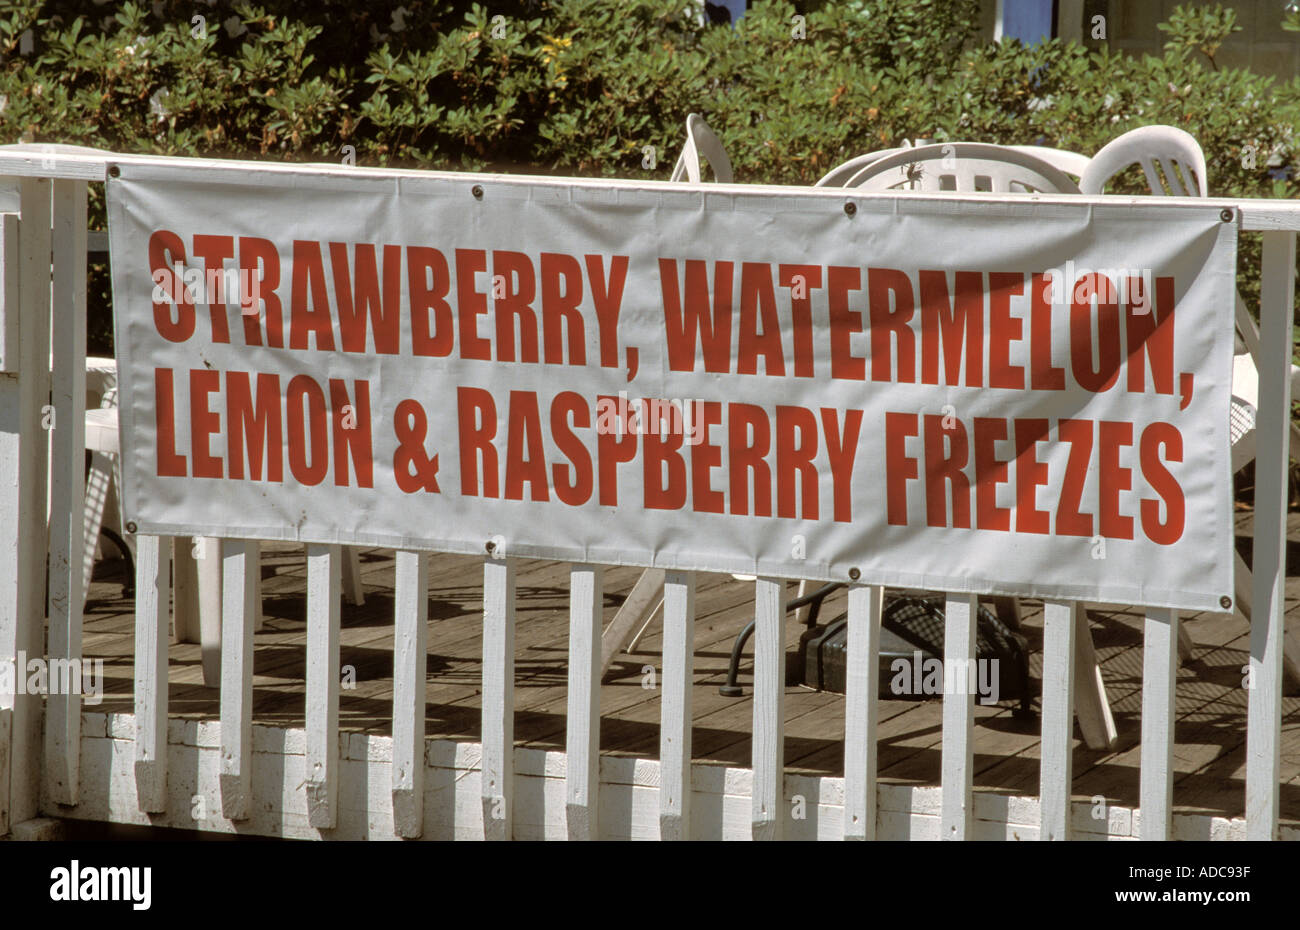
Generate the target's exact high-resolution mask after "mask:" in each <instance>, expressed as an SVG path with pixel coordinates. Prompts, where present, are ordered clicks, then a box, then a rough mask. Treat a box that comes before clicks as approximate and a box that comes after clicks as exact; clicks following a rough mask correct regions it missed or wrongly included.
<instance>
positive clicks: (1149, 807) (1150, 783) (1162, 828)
mask: <svg viewBox="0 0 1300 930" xmlns="http://www.w3.org/2000/svg"><path fill="white" fill-rule="evenodd" d="M1177 681H1178V612H1177V611H1176V610H1157V609H1153V608H1148V609H1147V612H1146V620H1145V622H1144V625H1143V636H1142V772H1141V775H1140V782H1139V790H1138V796H1139V800H1140V802H1141V803H1140V810H1141V811H1142V839H1144V840H1167V839H1169V837H1170V831H1171V830H1172V827H1173V797H1174V721H1175V719H1176V718H1175V716H1174V693H1175V692H1174V689H1175V686H1176V684H1177Z"/></svg>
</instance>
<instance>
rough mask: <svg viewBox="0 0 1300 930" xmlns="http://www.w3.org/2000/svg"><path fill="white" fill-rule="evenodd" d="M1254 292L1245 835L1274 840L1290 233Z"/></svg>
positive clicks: (1267, 243)
mask: <svg viewBox="0 0 1300 930" xmlns="http://www.w3.org/2000/svg"><path fill="white" fill-rule="evenodd" d="M1263 239H1264V255H1263V260H1262V281H1261V290H1260V349H1259V352H1260V357H1259V412H1258V416H1257V418H1256V420H1255V429H1256V435H1257V443H1258V445H1257V454H1256V458H1255V544H1254V555H1253V575H1254V590H1253V591H1252V592H1251V593H1252V598H1251V601H1252V607H1253V608H1254V609H1253V611H1252V613H1251V621H1250V674H1251V676H1252V678H1253V681H1252V682H1251V685H1252V687H1251V688H1250V691H1249V692H1248V695H1247V701H1248V703H1247V709H1246V835H1247V837H1248V838H1249V839H1252V840H1271V839H1274V838H1276V836H1277V819H1278V813H1279V804H1280V800H1279V798H1280V794H1279V787H1278V783H1279V782H1280V781H1281V778H1280V775H1281V767H1282V758H1281V751H1282V750H1281V746H1282V684H1283V679H1282V662H1283V643H1284V641H1285V636H1286V631H1285V626H1284V623H1285V621H1284V619H1283V611H1284V610H1285V607H1286V546H1287V543H1286V535H1287V526H1286V523H1287V501H1288V498H1289V495H1290V493H1291V492H1290V465H1291V452H1290V448H1289V447H1290V442H1291V351H1292V349H1291V339H1292V333H1293V330H1294V325H1295V324H1294V313H1293V309H1292V308H1293V305H1294V300H1295V272H1294V269H1295V253H1296V244H1295V233H1293V232H1266V233H1264V235H1263Z"/></svg>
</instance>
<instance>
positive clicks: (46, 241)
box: [0, 178, 51, 834]
mask: <svg viewBox="0 0 1300 930" xmlns="http://www.w3.org/2000/svg"><path fill="white" fill-rule="evenodd" d="M19 197H20V201H21V211H22V218H21V220H19V221H17V222H16V223H15V221H14V220H13V218H12V217H8V218H6V220H5V222H4V232H5V250H4V254H5V272H6V275H5V287H4V300H5V305H4V307H3V309H2V310H0V312H2V313H3V315H4V317H5V320H6V322H5V324H4V327H5V333H6V334H5V346H4V352H5V357H4V362H3V368H4V370H5V371H6V372H8V373H9V374H5V375H0V527H3V528H5V530H6V531H0V661H13V662H14V663H15V669H14V671H15V674H17V673H18V669H17V665H16V663H17V661H18V659H19V657H20V656H21V655H24V654H25V655H26V656H28V657H32V658H43V657H44V656H45V573H46V561H45V557H46V551H47V546H46V535H45V534H46V509H45V502H46V487H47V484H46V479H47V467H48V459H47V449H48V443H47V438H48V434H47V433H46V431H45V428H44V427H45V425H46V424H45V423H43V422H42V421H43V420H44V419H45V414H44V411H43V409H42V408H43V407H44V406H45V405H46V404H47V403H48V402H49V394H50V365H49V357H50V238H51V236H50V182H49V181H46V180H43V179H40V178H23V179H22V180H21V181H20V182H19ZM15 239H16V248H15V247H14V241H15ZM11 259H12V260H13V261H14V262H15V264H16V269H15V270H16V275H14V274H13V273H12V272H11V270H10V266H9V262H10V260H11ZM15 277H16V282H17V286H16V287H15V286H14V281H15ZM15 332H16V333H17V343H16V344H10V341H9V340H10V338H11V337H12V336H13V334H14V333H15ZM15 372H16V373H17V377H16V378H15V377H14V375H13V373H15ZM4 690H8V689H4ZM4 690H0V718H3V719H0V762H3V760H7V766H6V768H7V771H6V772H5V774H4V775H0V793H2V795H3V796H2V797H0V834H3V833H5V832H7V831H8V829H9V828H10V827H11V826H13V825H16V824H19V823H22V822H24V821H26V820H30V819H32V818H33V817H35V816H36V815H37V810H38V808H39V805H40V791H41V781H42V773H41V754H42V747H41V718H42V713H43V707H42V699H41V696H40V695H39V694H31V693H27V694H21V693H14V694H6V693H4ZM12 690H13V691H14V692H18V691H19V690H20V689H18V688H14V689H12Z"/></svg>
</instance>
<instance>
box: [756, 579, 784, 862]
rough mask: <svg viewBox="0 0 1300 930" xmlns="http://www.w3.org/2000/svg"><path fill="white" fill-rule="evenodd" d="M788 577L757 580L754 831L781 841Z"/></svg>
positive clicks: (782, 825)
mask: <svg viewBox="0 0 1300 930" xmlns="http://www.w3.org/2000/svg"><path fill="white" fill-rule="evenodd" d="M785 600H786V598H785V581H784V580H782V579H780V578H759V579H757V580H756V581H755V582H754V621H755V623H754V737H753V743H752V746H751V749H752V753H753V767H754V796H753V799H752V804H753V812H752V815H751V822H752V830H751V832H752V835H753V838H754V839H756V840H779V839H781V834H782V831H783V827H784V825H785Z"/></svg>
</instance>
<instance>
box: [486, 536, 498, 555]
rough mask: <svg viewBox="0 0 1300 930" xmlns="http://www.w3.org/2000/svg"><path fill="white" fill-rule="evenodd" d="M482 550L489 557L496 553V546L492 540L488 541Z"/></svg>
mask: <svg viewBox="0 0 1300 930" xmlns="http://www.w3.org/2000/svg"><path fill="white" fill-rule="evenodd" d="M483 548H484V549H486V550H487V551H488V554H489V555H491V554H492V553H493V552H496V551H497V544H496V542H495V541H494V540H491V539H489V540H488V541H487V543H486V544H485V545H484V546H483Z"/></svg>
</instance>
